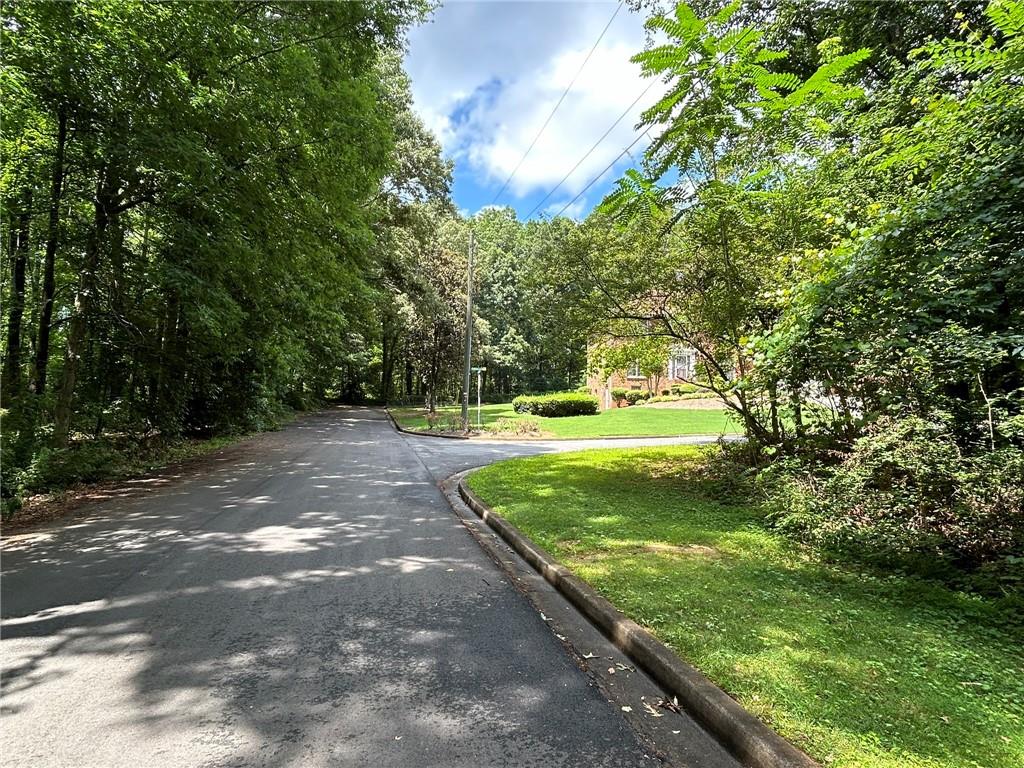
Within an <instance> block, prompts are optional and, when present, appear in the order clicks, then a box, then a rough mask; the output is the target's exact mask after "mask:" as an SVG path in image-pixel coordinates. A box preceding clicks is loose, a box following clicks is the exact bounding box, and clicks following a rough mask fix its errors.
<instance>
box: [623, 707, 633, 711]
mask: <svg viewBox="0 0 1024 768" xmlns="http://www.w3.org/2000/svg"><path fill="white" fill-rule="evenodd" d="M622 711H623V712H632V711H633V708H632V707H623V708H622Z"/></svg>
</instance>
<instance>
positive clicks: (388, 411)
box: [384, 406, 469, 440]
mask: <svg viewBox="0 0 1024 768" xmlns="http://www.w3.org/2000/svg"><path fill="white" fill-rule="evenodd" d="M384 413H386V414H387V417H388V421H390V422H391V426H392V427H394V428H395V431H396V432H401V433H403V434H406V435H417V436H419V437H440V438H442V439H444V440H469V435H445V434H442V433H440V432H422V431H420V430H418V429H406V428H405V427H403V426H401V425H400V424H399V423H398V420H397V419H396V418H395V417H394V415H393V414H392V413H391V409H390V408H388V407H387V406H384Z"/></svg>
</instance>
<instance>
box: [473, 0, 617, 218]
mask: <svg viewBox="0 0 1024 768" xmlns="http://www.w3.org/2000/svg"><path fill="white" fill-rule="evenodd" d="M621 10H622V3H621V2H620V3H619V4H618V5H617V6H615V12H614V13H613V14H612V17H611V18H610V19H608V23H607V24H605V25H604V29H602V30H601V34H600V35H598V36H597V40H595V41H594V45H593V46H592V47H591V49H590V52H589V53H588V54H587V57H586V58H585V59H583V63H582V64H580V68H579V69H577V70H576V74H575V75H573V76H572V80H570V81H569V85H567V86H566V88H565V90H564V91H563V92H562V95H561V96H560V97H559V99H558V103H557V104H555V108H554V109H552V110H551V114H550V115H548V119H547V120H545V121H544V125H542V126H541V127H540V130H539V131H537V135H536V136H534V137H533V141H531V142H530V146H529V147H527V149H526V152H524V153H523V156H522V157H521V158H519V162H518V163H516V167H515V168H513V169H512V173H510V174H509V175H508V178H507V179H505V183H504V184H502V185H501V189H499V190H498V194H496V195H495V196H494V199H493V200H491V205H494V204H495V203H496V202H498V198H499V197H501V193H502V192H504V191H505V189H506V188H507V187H508V185H509V182H510V181H512V178H513V177H514V176H515V175H516V173H518V172H519V169H520V168H521V167H522V166H523V163H524V162H525V161H526V158H527V156H528V155H529V154H530V152H532V151H533V148H534V147H535V146H536V144H537V140H538V139H540V137H541V134H542V133H544V130H545V129H546V128H547V127H548V123H550V122H551V118H553V117H554V116H555V112H557V111H558V108H559V107H560V106H562V102H563V101H565V97H566V96H568V95H569V91H571V90H572V87H573V86H574V85H575V84H576V79H577V78H578V77H579V76H580V73H581V72H583V68H584V67H585V66H587V62H588V61H590V57H591V56H593V55H594V51H596V50H597V46H598V45H599V44H600V43H601V40H603V39H604V35H605V32H607V31H608V28H609V27H610V26H611V25H612V22H613V21H615V17H616V16H618V15H619V11H621Z"/></svg>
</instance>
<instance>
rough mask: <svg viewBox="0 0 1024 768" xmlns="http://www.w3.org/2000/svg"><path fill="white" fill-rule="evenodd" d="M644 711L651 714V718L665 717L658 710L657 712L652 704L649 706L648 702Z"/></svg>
mask: <svg viewBox="0 0 1024 768" xmlns="http://www.w3.org/2000/svg"><path fill="white" fill-rule="evenodd" d="M644 710H645V711H646V712H647V714H649V715H650V716H651V717H664V715H663V714H662V713H661V712H659V711H658V710H656V709H655V708H654V707H652V706H651V705H650V704H649V703H648V702H646V701H645V702H644Z"/></svg>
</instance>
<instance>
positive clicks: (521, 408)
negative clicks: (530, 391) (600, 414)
mask: <svg viewBox="0 0 1024 768" xmlns="http://www.w3.org/2000/svg"><path fill="white" fill-rule="evenodd" d="M597 405H598V404H597V398H596V397H594V396H593V395H583V394H580V393H578V392H554V393H552V394H550V395H520V396H519V397H517V398H516V399H515V400H513V401H512V408H513V409H514V410H515V412H516V413H530V414H533V415H534V416H548V417H559V416H589V415H592V414H595V413H597Z"/></svg>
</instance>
